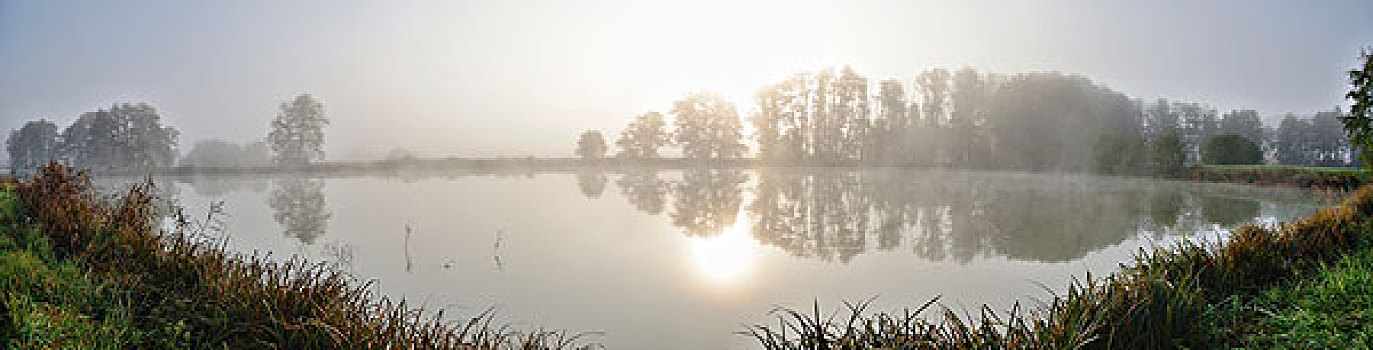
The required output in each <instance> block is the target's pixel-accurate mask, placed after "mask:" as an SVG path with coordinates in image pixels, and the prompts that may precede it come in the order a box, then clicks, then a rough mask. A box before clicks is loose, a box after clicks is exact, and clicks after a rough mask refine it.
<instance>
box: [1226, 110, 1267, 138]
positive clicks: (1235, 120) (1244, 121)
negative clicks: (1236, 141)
mask: <svg viewBox="0 0 1373 350" xmlns="http://www.w3.org/2000/svg"><path fill="white" fill-rule="evenodd" d="M1220 133H1222V134H1235V135H1240V136H1243V137H1244V138H1246V139H1249V141H1250V142H1253V143H1254V144H1256V145H1259V146H1260V147H1262V146H1263V145H1264V142H1265V141H1267V137H1264V129H1263V119H1262V118H1259V112H1257V111H1254V110H1252V109H1244V110H1234V111H1230V112H1227V113H1225V115H1224V116H1222V117H1221V119H1220Z"/></svg>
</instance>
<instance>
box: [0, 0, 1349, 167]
mask: <svg viewBox="0 0 1373 350" xmlns="http://www.w3.org/2000/svg"><path fill="white" fill-rule="evenodd" d="M1368 13H1373V2H1369V1H1365V0H1332V1H1321V2H1276V1H1275V2H1264V1H1257V2H1256V1H1245V0H1219V1H1188V0H1160V1H1148V2H1142V1H1141V2H1110V1H1088V0H1043V1H1022V0H972V1H919V0H911V1H907V0H860V1H839V0H794V1H782V0H738V1H728V0H700V1H634V0H587V1H554V0H510V1H484V0H471V1H404V2H373V1H346V0H339V1H323V0H318V1H311V0H304V1H292V2H275V1H234V2H188V1H176V0H138V1H120V2H89V3H83V2H66V1H62V2H43V1H33V2H22V1H14V2H11V1H0V118H3V119H0V130H5V129H11V128H15V127H18V126H19V125H21V124H22V123H23V121H25V120H32V119H38V118H48V119H52V120H54V121H56V122H57V123H58V124H63V125H65V124H67V123H69V122H70V121H72V120H74V119H75V118H76V117H77V116H79V115H80V114H81V113H83V112H87V111H91V110H95V109H97V108H102V107H108V106H109V105H111V104H113V103H118V102H148V103H150V104H152V105H153V106H155V107H157V108H158V110H159V112H161V114H162V115H163V118H164V120H165V121H166V122H167V123H168V124H171V125H173V126H176V127H177V128H178V129H180V130H181V131H182V144H183V145H189V144H191V143H194V142H195V141H197V140H201V139H205V138H221V139H227V140H231V141H239V142H242V141H248V140H252V139H255V138H260V137H262V135H264V134H265V133H266V129H267V126H268V120H270V119H271V118H272V116H273V115H275V113H276V106H277V103H279V102H281V101H283V100H286V99H288V98H290V97H291V96H294V95H295V94H299V93H311V94H313V95H315V96H316V97H318V98H319V99H320V100H321V101H322V102H323V103H324V105H325V110H326V113H327V114H328V115H329V117H330V118H331V124H330V128H329V129H328V130H326V132H327V133H328V141H327V146H326V147H327V151H328V152H329V153H328V157H329V158H331V159H367V158H376V157H381V156H384V155H385V154H386V153H387V152H388V151H390V150H391V149H392V148H396V147H400V148H406V149H409V150H411V151H413V152H414V153H415V154H417V155H420V156H478V157H481V156H485V157H491V156H527V155H536V156H569V155H571V151H572V144H573V140H574V139H575V137H576V135H577V134H578V133H579V132H581V131H583V130H586V129H598V130H602V131H603V132H606V133H607V134H610V135H614V134H616V133H618V132H619V130H620V128H622V127H623V126H624V125H625V123H626V122H627V121H629V120H630V119H631V118H633V116H634V115H637V114H640V113H643V112H646V111H650V110H657V111H660V112H668V111H669V110H670V109H671V102H672V101H673V100H675V99H678V98H681V97H682V96H684V95H685V94H687V93H689V92H692V91H701V90H710V91H716V92H719V93H722V94H724V95H725V96H727V97H729V98H730V99H732V100H733V102H734V103H735V104H736V105H737V106H738V109H739V114H740V116H741V117H747V116H748V115H749V114H750V113H751V112H752V98H753V94H754V92H755V91H756V90H757V89H758V88H759V87H761V86H763V85H765V84H769V83H773V82H776V81H778V80H780V79H783V78H785V77H786V76H788V75H791V74H793V73H797V72H801V71H810V70H816V69H820V68H824V67H836V66H843V65H851V66H853V68H854V69H856V70H857V71H858V73H860V74H864V75H866V76H867V77H868V78H870V80H871V81H872V82H873V83H874V84H875V83H876V81H877V80H881V79H888V78H897V79H903V80H906V81H907V82H909V80H910V79H911V77H913V76H915V75H916V74H918V73H919V72H921V71H924V70H927V69H931V68H939V67H942V68H949V69H958V68H961V67H965V66H966V67H973V68H977V69H980V70H983V71H990V72H998V73H1022V72H1031V71H1062V72H1068V73H1076V74H1082V75H1085V76H1087V77H1089V78H1091V79H1093V80H1094V81H1097V82H1099V83H1102V84H1105V85H1107V86H1110V87H1111V88H1113V89H1116V90H1118V91H1121V92H1124V93H1126V94H1128V95H1130V96H1133V97H1138V98H1143V99H1154V98H1159V97H1164V98H1169V99H1178V100H1188V101H1197V102H1203V103H1208V104H1212V105H1214V106H1215V107H1216V108H1218V109H1221V110H1228V109H1233V108H1252V109H1257V110H1259V112H1260V113H1261V114H1263V115H1264V116H1280V115H1281V114H1282V113H1286V112H1294V113H1312V112H1315V111H1319V110H1325V109H1329V108H1332V107H1333V106H1334V105H1337V104H1340V103H1343V97H1342V91H1343V90H1342V89H1343V88H1344V87H1345V85H1344V84H1345V82H1344V79H1345V78H1344V71H1345V70H1347V69H1349V67H1350V66H1351V65H1352V64H1353V63H1352V62H1353V61H1354V60H1355V58H1356V57H1357V52H1358V48H1359V47H1360V46H1366V45H1373V21H1368V20H1367V14H1368Z"/></svg>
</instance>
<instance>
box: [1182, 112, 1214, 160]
mask: <svg viewBox="0 0 1373 350" xmlns="http://www.w3.org/2000/svg"><path fill="white" fill-rule="evenodd" d="M1173 110H1174V111H1176V112H1177V113H1178V117H1179V118H1181V120H1182V139H1183V142H1186V143H1187V157H1188V159H1192V160H1197V159H1198V157H1199V156H1200V155H1201V145H1203V144H1205V143H1206V140H1207V139H1209V138H1211V136H1212V135H1215V134H1216V130H1218V129H1220V122H1219V120H1217V119H1216V110H1215V109H1212V108H1210V107H1207V106H1205V105H1202V104H1200V103H1186V102H1177V103H1174V104H1173Z"/></svg>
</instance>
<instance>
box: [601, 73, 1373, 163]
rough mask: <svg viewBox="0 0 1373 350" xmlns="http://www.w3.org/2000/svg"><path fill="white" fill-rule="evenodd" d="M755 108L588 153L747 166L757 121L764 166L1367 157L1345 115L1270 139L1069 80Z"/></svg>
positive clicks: (693, 103)
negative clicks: (675, 154) (675, 153)
mask: <svg viewBox="0 0 1373 350" xmlns="http://www.w3.org/2000/svg"><path fill="white" fill-rule="evenodd" d="M754 104H755V106H756V107H755V108H754V110H752V111H751V113H749V115H748V116H747V118H743V117H741V116H740V115H739V112H738V111H737V110H736V108H735V106H734V104H733V103H732V102H730V101H728V100H726V99H725V98H724V97H723V96H721V95H719V94H715V93H709V92H694V93H690V94H688V95H686V96H685V97H683V98H682V99H681V100H678V101H676V102H674V103H673V104H672V109H671V112H670V115H671V116H672V117H673V118H672V120H671V122H670V125H669V122H668V121H667V120H666V119H667V118H666V117H665V115H663V114H661V113H658V112H655V111H650V112H646V113H644V114H641V115H638V116H636V117H635V118H633V119H632V120H631V121H630V123H629V124H628V125H627V126H626V127H625V128H624V129H623V130H622V131H621V132H620V133H619V135H618V139H617V140H616V141H615V142H614V145H615V146H616V148H617V150H611V149H610V147H609V145H608V141H607V140H606V137H605V136H604V135H603V134H602V133H601V132H600V131H597V130H588V131H586V132H583V133H582V134H581V135H580V136H579V138H578V142H577V149H576V154H577V155H578V156H581V157H583V158H602V157H606V156H608V155H609V154H610V153H611V152H612V151H614V152H615V154H614V156H616V157H622V158H630V159H642V158H657V157H661V155H662V154H663V153H664V150H666V149H668V148H672V147H675V148H676V149H677V150H679V151H680V153H681V155H682V157H685V158H692V159H722V158H740V157H744V156H745V155H746V154H749V153H750V152H749V147H748V146H746V144H748V142H746V139H745V135H744V121H745V120H747V122H748V123H749V126H751V127H752V128H751V129H752V133H751V135H749V137H750V138H751V139H749V140H748V141H751V142H752V144H754V145H756V149H755V150H754V152H752V154H753V156H755V157H757V158H758V159H759V160H760V161H762V162H763V163H765V164H770V165H862V166H926V167H954V168H966V169H1002V170H1023V171H1069V172H1088V171H1096V172H1103V173H1111V174H1167V173H1173V172H1176V171H1180V170H1181V169H1182V168H1183V167H1184V166H1185V165H1187V164H1261V163H1281V164H1292V165H1317V166H1344V165H1351V163H1352V159H1353V158H1354V157H1353V154H1354V153H1355V152H1354V150H1353V148H1352V147H1351V146H1350V142H1349V140H1348V138H1347V137H1345V135H1344V132H1343V129H1342V128H1341V126H1340V123H1339V119H1340V118H1342V116H1343V113H1342V112H1340V111H1339V110H1338V109H1336V110H1332V111H1325V112H1320V113H1317V114H1316V115H1314V116H1312V117H1310V118H1302V117H1297V116H1295V115H1291V114H1289V115H1288V116H1287V117H1286V118H1284V119H1283V122H1282V123H1280V124H1279V125H1277V126H1276V127H1268V126H1265V125H1264V123H1263V120H1262V118H1260V116H1259V114H1258V112H1256V111H1254V110H1234V111H1230V112H1226V113H1223V114H1220V113H1218V112H1217V111H1216V109H1214V108H1212V107H1210V106H1207V105H1205V104H1201V103H1195V102H1180V101H1168V100H1165V99H1159V100H1156V101H1152V102H1146V101H1143V100H1140V99H1136V98H1131V97H1129V96H1126V95H1125V94H1122V93H1120V92H1116V91H1114V90H1112V89H1110V88H1108V87H1106V86H1103V85H1100V84H1097V83H1095V82H1092V81H1091V80H1090V79H1087V78H1085V77H1082V76H1078V75H1069V74H1062V73H1056V72H1038V73H1024V74H1015V75H1001V74H991V73H982V72H979V71H977V70H974V69H968V68H965V69H961V70H958V71H954V72H950V71H948V70H945V69H931V70H927V71H925V72H922V73H920V74H918V75H916V76H915V77H914V78H913V79H912V80H910V81H901V80H897V79H885V80H881V81H877V82H876V83H873V82H872V80H871V79H870V78H868V77H866V76H864V75H862V74H859V73H858V72H856V71H854V70H853V69H852V68H850V67H844V68H841V69H833V68H831V69H825V70H820V71H816V72H804V73H798V74H795V75H793V76H791V77H788V78H786V79H783V80H782V81H778V82H774V83H771V84H767V85H765V86H763V87H762V88H760V89H759V90H758V91H757V92H756V94H755V95H754ZM1212 143H1214V145H1211V144H1212Z"/></svg>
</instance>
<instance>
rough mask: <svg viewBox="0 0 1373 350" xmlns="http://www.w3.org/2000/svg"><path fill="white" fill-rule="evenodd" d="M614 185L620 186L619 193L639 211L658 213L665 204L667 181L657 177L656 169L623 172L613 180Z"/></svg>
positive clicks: (661, 211)
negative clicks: (623, 173) (617, 178)
mask: <svg viewBox="0 0 1373 350" xmlns="http://www.w3.org/2000/svg"><path fill="white" fill-rule="evenodd" d="M615 185H617V186H619V187H620V193H621V194H623V195H624V197H625V199H626V200H628V201H629V203H630V204H633V205H634V208H635V209H638V210H639V211H642V212H645V213H648V214H651V215H658V214H662V213H663V208H664V207H665V206H666V205H667V192H668V189H669V186H668V183H667V181H663V179H660V178H658V172H656V171H653V170H643V171H636V172H631V173H628V174H625V175H624V176H622V177H620V179H619V180H617V181H615Z"/></svg>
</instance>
